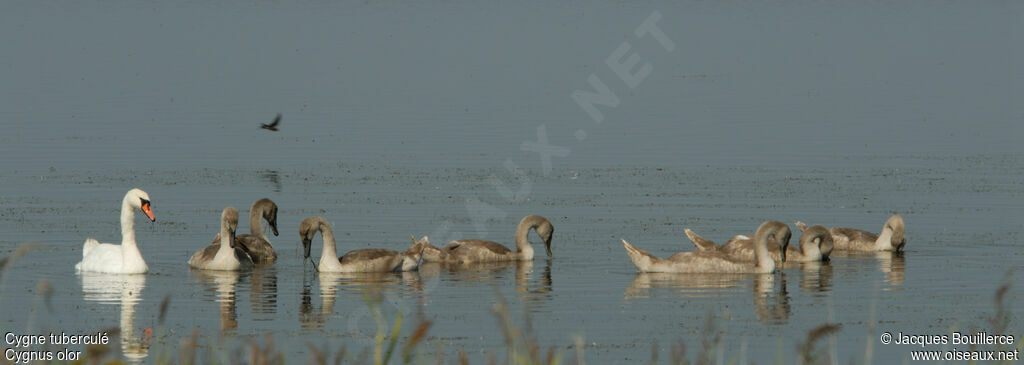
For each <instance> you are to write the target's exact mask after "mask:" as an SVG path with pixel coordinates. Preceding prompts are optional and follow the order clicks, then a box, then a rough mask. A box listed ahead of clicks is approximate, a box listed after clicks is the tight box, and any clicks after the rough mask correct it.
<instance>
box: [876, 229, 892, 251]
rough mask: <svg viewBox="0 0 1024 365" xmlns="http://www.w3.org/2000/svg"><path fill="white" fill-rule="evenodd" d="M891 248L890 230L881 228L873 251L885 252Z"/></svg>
mask: <svg viewBox="0 0 1024 365" xmlns="http://www.w3.org/2000/svg"><path fill="white" fill-rule="evenodd" d="M890 247H892V228H889V226H888V225H887V226H885V228H882V232H881V233H880V234H879V235H878V239H876V240H875V249H876V250H879V251H885V250H887V249H889V248H890Z"/></svg>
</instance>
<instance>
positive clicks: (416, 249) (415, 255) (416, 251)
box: [402, 236, 430, 271]
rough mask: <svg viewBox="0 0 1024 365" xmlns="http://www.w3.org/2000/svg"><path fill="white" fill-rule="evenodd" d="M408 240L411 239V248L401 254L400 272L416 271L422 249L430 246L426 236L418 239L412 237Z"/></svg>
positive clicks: (421, 255)
mask: <svg viewBox="0 0 1024 365" xmlns="http://www.w3.org/2000/svg"><path fill="white" fill-rule="evenodd" d="M409 238H410V239H412V246H409V248H407V249H406V250H405V251H404V252H402V271H412V270H416V269H417V268H418V267H419V266H420V258H421V257H423V249H424V248H426V247H427V245H429V244H430V238H427V236H423V238H420V239H416V237H412V236H410V237H409Z"/></svg>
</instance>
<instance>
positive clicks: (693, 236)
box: [686, 228, 718, 251]
mask: <svg viewBox="0 0 1024 365" xmlns="http://www.w3.org/2000/svg"><path fill="white" fill-rule="evenodd" d="M686 237H689V238H690V242H693V245H694V246H697V249H698V250H701V251H713V250H716V249H718V245H716V244H715V242H713V241H711V240H709V239H707V238H704V237H701V236H700V235H698V234H697V232H694V231H693V230H691V229H689V228H687V229H686Z"/></svg>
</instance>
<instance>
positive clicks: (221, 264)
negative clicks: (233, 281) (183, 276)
mask: <svg viewBox="0 0 1024 365" xmlns="http://www.w3.org/2000/svg"><path fill="white" fill-rule="evenodd" d="M237 229H238V209H235V207H227V208H224V211H222V212H221V213H220V237H221V239H220V244H219V245H216V246H213V245H211V246H206V247H205V248H202V249H200V250H199V251H196V253H195V254H193V255H192V258H190V259H189V260H188V265H189V266H191V267H193V268H196V269H200V270H227V271H238V270H241V269H245V268H251V267H252V266H253V263H252V258H250V257H249V254H247V253H245V251H243V250H242V249H241V248H239V247H238V245H236V244H235V230H237Z"/></svg>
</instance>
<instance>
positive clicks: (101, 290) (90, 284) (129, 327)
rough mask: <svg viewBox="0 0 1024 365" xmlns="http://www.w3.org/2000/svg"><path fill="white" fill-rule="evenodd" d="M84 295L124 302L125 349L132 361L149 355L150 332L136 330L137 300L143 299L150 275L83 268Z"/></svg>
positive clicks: (122, 328) (124, 352) (123, 341)
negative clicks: (95, 270)
mask: <svg viewBox="0 0 1024 365" xmlns="http://www.w3.org/2000/svg"><path fill="white" fill-rule="evenodd" d="M79 275H80V276H81V278H82V294H83V295H82V296H83V297H84V299H85V300H87V301H93V302H99V303H101V304H120V305H121V321H120V327H119V328H120V330H121V335H120V336H119V337H120V338H121V353H122V355H123V356H124V357H125V358H127V359H129V360H130V361H132V362H136V363H137V362H141V361H142V359H145V358H146V356H149V338H148V333H146V335H144V336H139V335H136V333H135V323H134V322H135V304H137V303H139V302H140V301H142V289H143V288H145V287H146V275H143V274H135V275H111V274H100V273H90V272H81V273H79Z"/></svg>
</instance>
